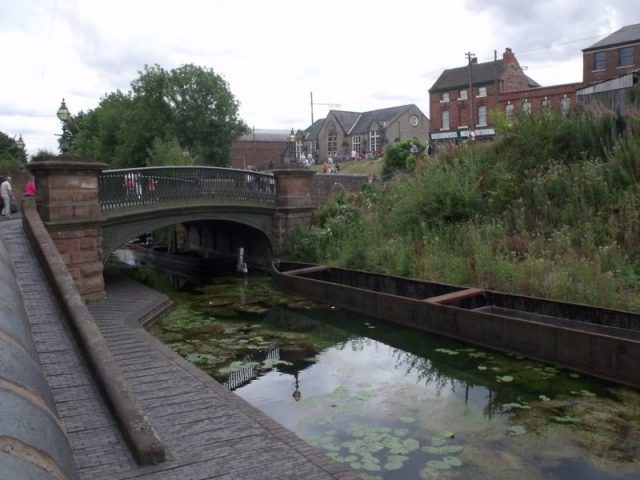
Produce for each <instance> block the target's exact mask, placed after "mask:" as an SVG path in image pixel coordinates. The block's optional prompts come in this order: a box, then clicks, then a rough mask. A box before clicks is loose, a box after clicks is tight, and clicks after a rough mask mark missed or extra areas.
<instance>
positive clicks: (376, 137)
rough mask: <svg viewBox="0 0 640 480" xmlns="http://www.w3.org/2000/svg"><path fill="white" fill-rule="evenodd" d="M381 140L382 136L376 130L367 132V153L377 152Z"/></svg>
mask: <svg viewBox="0 0 640 480" xmlns="http://www.w3.org/2000/svg"><path fill="white" fill-rule="evenodd" d="M381 140H382V135H380V132H379V131H378V130H371V131H369V151H370V152H372V153H375V152H377V151H378V150H379V149H380V141H381Z"/></svg>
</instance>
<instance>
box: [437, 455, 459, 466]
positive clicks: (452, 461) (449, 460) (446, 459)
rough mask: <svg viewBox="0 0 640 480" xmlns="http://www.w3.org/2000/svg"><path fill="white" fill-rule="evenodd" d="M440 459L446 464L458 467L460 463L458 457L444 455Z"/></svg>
mask: <svg viewBox="0 0 640 480" xmlns="http://www.w3.org/2000/svg"><path fill="white" fill-rule="evenodd" d="M442 461H443V462H444V463H446V464H448V465H451V466H452V467H459V466H460V465H462V460H460V459H459V458H458V457H453V456H448V457H444V458H443V459H442Z"/></svg>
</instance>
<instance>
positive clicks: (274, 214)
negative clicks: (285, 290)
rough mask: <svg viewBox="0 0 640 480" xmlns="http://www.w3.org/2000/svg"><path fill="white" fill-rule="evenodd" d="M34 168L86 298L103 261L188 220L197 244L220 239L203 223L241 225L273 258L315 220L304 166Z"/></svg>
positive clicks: (94, 291)
mask: <svg viewBox="0 0 640 480" xmlns="http://www.w3.org/2000/svg"><path fill="white" fill-rule="evenodd" d="M29 170H30V171H31V173H32V174H33V175H34V177H35V179H36V185H37V188H38V193H37V197H36V205H35V206H36V209H37V211H38V213H39V216H40V218H41V220H42V222H43V224H44V227H45V228H46V229H47V230H48V232H49V235H50V236H51V238H52V240H53V242H54V243H55V245H56V247H57V249H58V251H59V252H60V254H61V256H62V259H63V260H64V262H65V264H66V266H67V268H68V269H69V271H70V273H71V275H72V277H73V278H74V281H75V282H76V285H77V287H78V290H79V292H80V294H81V295H82V296H83V298H84V299H85V300H97V299H100V298H103V297H104V279H103V275H102V273H103V264H104V261H105V260H106V259H107V257H108V256H109V255H110V254H111V253H112V252H113V251H114V250H115V249H116V248H118V247H119V246H120V245H122V244H123V243H124V242H126V241H127V240H130V239H132V238H134V237H136V236H139V235H141V234H143V233H146V232H149V231H152V230H154V229H156V228H160V227H163V226H166V225H172V224H178V223H188V224H190V225H196V226H198V225H199V226H200V227H201V231H200V232H197V233H199V235H197V236H198V237H199V238H198V241H199V242H201V243H207V242H209V243H215V242H216V239H215V238H214V236H213V234H211V232H210V231H209V232H208V231H207V229H206V227H203V225H206V224H207V222H218V223H219V224H224V225H227V226H228V225H236V226H239V227H236V228H237V230H236V231H235V233H234V234H238V232H240V233H239V234H240V235H242V236H243V238H244V239H245V240H246V241H247V242H254V244H257V245H260V247H259V248H258V250H260V252H261V255H262V256H263V257H264V258H263V259H262V260H265V259H267V258H268V259H270V258H271V256H272V255H279V253H280V252H281V249H282V247H283V245H284V241H285V239H286V236H287V233H288V232H289V231H290V230H291V228H292V227H293V226H294V225H296V224H298V223H301V222H308V221H309V219H310V218H311V214H312V212H313V210H314V209H315V208H316V205H317V200H316V199H317V197H318V195H317V193H316V194H314V192H313V191H312V190H313V187H312V183H313V182H312V178H313V177H314V175H315V173H314V172H313V171H310V170H308V169H305V168H286V169H281V170H276V171H274V173H273V174H266V173H258V172H253V171H248V170H235V169H228V168H216V167H148V168H136V169H122V170H107V169H106V165H105V164H102V163H97V162H94V161H87V160H84V159H81V158H78V157H73V156H69V155H63V156H58V157H38V158H36V159H34V160H33V161H32V162H31V163H30V164H29ZM364 178H365V179H366V177H364ZM332 180H333V179H332ZM362 181H363V179H362V178H361V179H359V183H362ZM197 228H198V227H196V230H197ZM238 229H239V230H238Z"/></svg>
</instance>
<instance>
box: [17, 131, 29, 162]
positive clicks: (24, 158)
mask: <svg viewBox="0 0 640 480" xmlns="http://www.w3.org/2000/svg"><path fill="white" fill-rule="evenodd" d="M16 146H17V147H18V150H19V155H20V161H21V162H22V163H23V164H25V163H27V153H26V152H25V151H24V147H25V144H24V140H22V134H20V136H19V137H18V140H17V141H16Z"/></svg>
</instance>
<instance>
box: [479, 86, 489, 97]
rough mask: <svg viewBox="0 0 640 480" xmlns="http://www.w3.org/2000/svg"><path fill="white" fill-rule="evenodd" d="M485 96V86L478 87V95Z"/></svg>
mask: <svg viewBox="0 0 640 480" xmlns="http://www.w3.org/2000/svg"><path fill="white" fill-rule="evenodd" d="M486 96H487V87H478V97H486Z"/></svg>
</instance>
